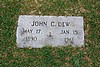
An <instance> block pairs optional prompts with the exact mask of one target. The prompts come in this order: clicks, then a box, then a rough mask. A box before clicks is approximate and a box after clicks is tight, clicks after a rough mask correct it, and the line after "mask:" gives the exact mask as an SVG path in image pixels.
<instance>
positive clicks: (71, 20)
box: [16, 15, 84, 48]
mask: <svg viewBox="0 0 100 67" xmlns="http://www.w3.org/2000/svg"><path fill="white" fill-rule="evenodd" d="M83 26H84V25H83V17H81V16H78V17H76V16H31V15H20V16H19V19H18V27H17V32H16V41H17V46H18V47H19V48H24V47H33V48H41V47H43V46H46V45H51V46H53V47H54V46H66V45H72V46H79V47H80V46H84V29H83Z"/></svg>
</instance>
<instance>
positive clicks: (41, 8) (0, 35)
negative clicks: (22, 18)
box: [0, 0, 100, 67]
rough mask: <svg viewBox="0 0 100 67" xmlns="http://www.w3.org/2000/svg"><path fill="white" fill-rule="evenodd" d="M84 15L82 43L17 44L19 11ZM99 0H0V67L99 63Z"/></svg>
mask: <svg viewBox="0 0 100 67" xmlns="http://www.w3.org/2000/svg"><path fill="white" fill-rule="evenodd" d="M24 14H25V15H49V16H51V15H53V16H83V17H84V29H85V30H84V31H85V47H76V48H75V47H72V46H66V47H51V46H47V47H43V48H40V49H35V48H33V49H31V48H23V49H19V48H17V46H16V28H17V21H18V17H19V15H24ZM99 66H100V1H99V0H0V67H99Z"/></svg>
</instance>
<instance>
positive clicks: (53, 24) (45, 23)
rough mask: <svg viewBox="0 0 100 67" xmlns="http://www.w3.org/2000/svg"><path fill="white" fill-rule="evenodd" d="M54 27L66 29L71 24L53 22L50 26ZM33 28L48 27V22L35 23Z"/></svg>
mask: <svg viewBox="0 0 100 67" xmlns="http://www.w3.org/2000/svg"><path fill="white" fill-rule="evenodd" d="M50 25H51V26H52V27H55V26H58V27H66V26H69V25H70V22H57V23H56V22H54V21H52V22H51V24H50ZM31 26H48V24H47V21H33V22H32V25H31Z"/></svg>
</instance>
